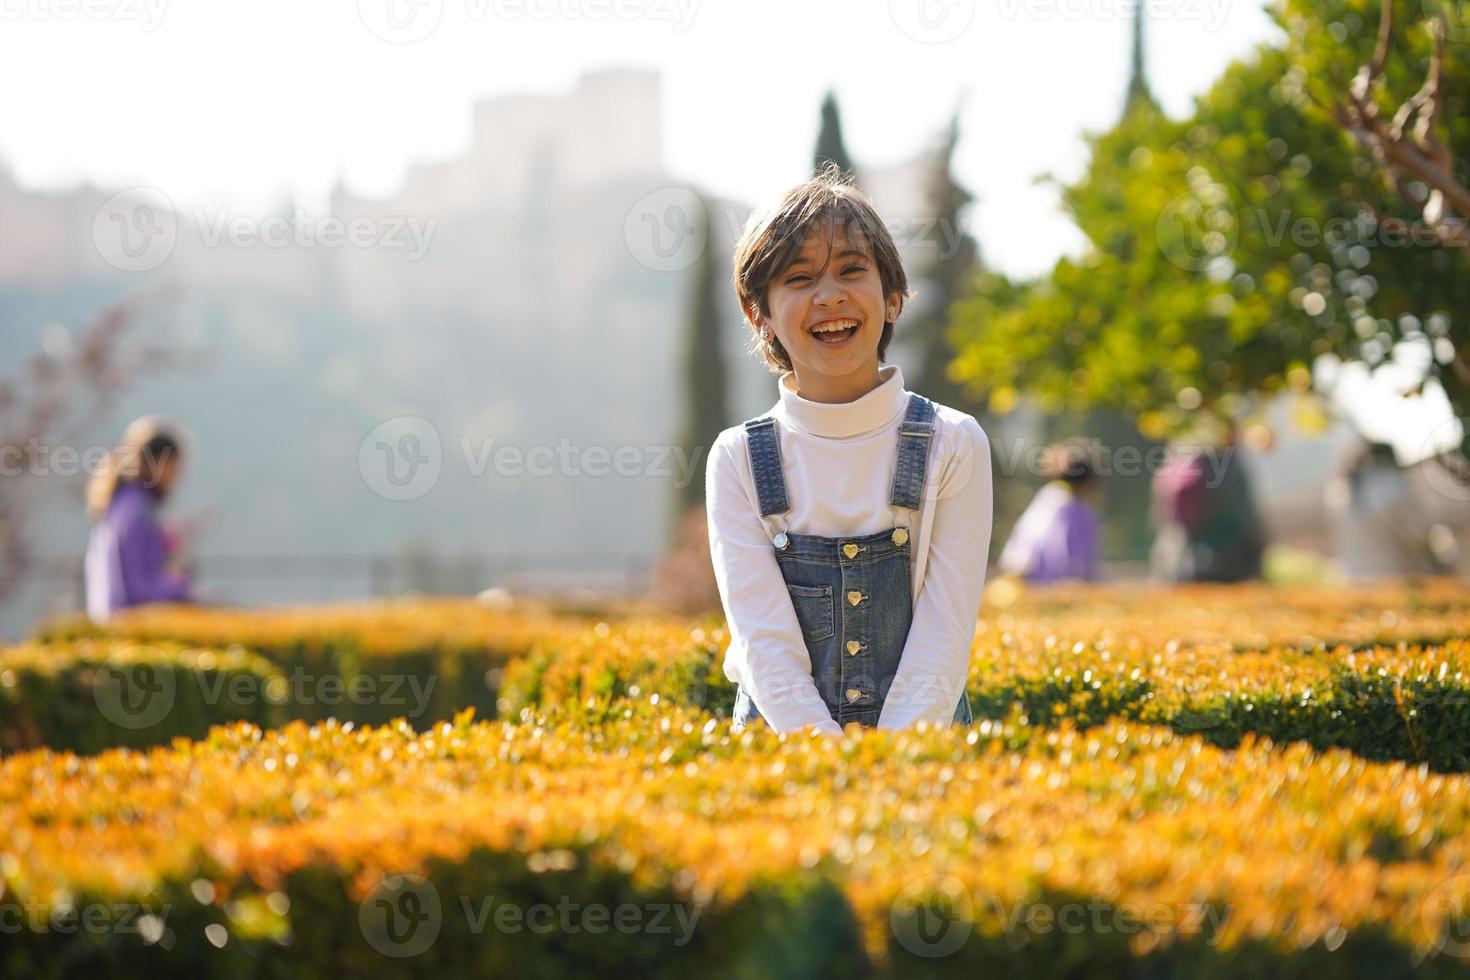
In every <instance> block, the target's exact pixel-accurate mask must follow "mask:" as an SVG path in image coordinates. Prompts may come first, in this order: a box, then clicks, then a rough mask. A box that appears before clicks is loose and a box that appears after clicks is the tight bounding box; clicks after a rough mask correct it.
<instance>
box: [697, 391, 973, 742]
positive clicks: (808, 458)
mask: <svg viewBox="0 0 1470 980" xmlns="http://www.w3.org/2000/svg"><path fill="white" fill-rule="evenodd" d="M879 371H880V377H881V378H882V381H881V383H880V384H879V385H878V387H876V388H874V389H873V390H872V391H870V392H868V393H867V394H866V395H863V396H862V397H861V398H858V399H856V400H855V401H851V402H843V403H838V404H829V403H823V402H814V401H810V400H808V399H805V398H802V397H801V396H800V395H798V394H797V393H796V392H795V390H794V385H795V376H794V375H793V374H791V373H789V372H788V373H787V374H785V375H783V376H782V377H781V379H780V382H779V383H778V386H777V387H778V389H779V391H780V400H779V401H778V402H777V403H776V405H775V407H774V408H773V409H772V411H771V414H772V415H774V416H775V417H776V423H777V424H776V431H777V432H778V433H779V437H780V450H781V462H782V475H783V476H784V477H785V479H786V488H787V495H788V499H789V501H790V504H791V509H790V510H789V511H788V512H787V513H786V514H784V515H780V514H778V515H773V516H772V517H769V518H762V517H761V516H760V506H759V504H758V503H757V500H756V493H755V484H754V481H753V479H752V477H751V472H750V457H749V455H748V454H747V451H746V434H745V429H744V427H743V426H738V425H737V426H732V427H730V428H728V429H726V430H724V431H723V432H721V433H720V435H719V437H718V438H717V439H716V440H715V443H714V445H713V446H712V447H711V448H710V454H709V459H708V461H707V464H706V467H705V491H706V508H707V513H708V519H709V538H710V552H711V556H712V558H713V561H714V567H715V580H716V582H717V583H718V585H719V589H720V600H721V602H722V603H723V605H724V607H725V617H726V620H727V622H728V624H729V630H730V647H729V650H728V651H727V652H726V654H725V665H724V666H725V676H727V677H729V678H730V680H732V681H734V682H735V683H737V684H739V685H741V686H742V687H743V688H745V690H746V692H747V693H749V694H750V695H751V696H752V697H753V698H754V699H755V704H756V707H757V708H758V709H759V710H760V713H761V715H762V717H764V718H765V719H766V722H767V723H768V724H769V725H770V726H771V727H772V728H774V729H775V730H776V731H778V732H790V731H798V730H801V729H804V728H806V727H807V726H809V725H814V726H816V727H817V728H818V729H819V730H820V731H822V732H824V733H829V734H838V735H840V734H841V728H840V727H839V726H838V725H837V723H836V722H835V721H833V720H832V716H831V715H830V714H829V713H828V711H827V708H826V706H825V705H824V704H823V703H822V699H821V697H820V695H818V693H817V687H816V682H815V681H814V680H813V679H812V667H811V657H810V655H809V654H808V653H807V649H806V644H805V643H804V641H803V640H802V636H801V627H800V626H799V625H798V623H797V620H796V610H795V609H794V608H793V607H792V604H791V595H790V593H789V592H787V590H786V583H785V580H784V579H783V578H782V577H781V569H780V567H779V566H778V565H777V563H776V554H775V549H774V546H773V545H772V543H771V542H772V538H773V536H774V535H775V532H777V531H779V530H783V529H784V530H787V531H791V532H795V533H799V534H816V535H821V536H823V537H855V536H858V535H862V534H871V533H875V532H878V531H884V530H887V529H889V528H891V527H893V526H894V523H895V520H896V518H897V517H898V516H899V515H898V512H897V511H895V510H894V508H893V507H891V506H890V505H889V503H888V498H889V494H890V492H891V490H892V485H893V470H894V465H895V463H896V462H897V459H898V426H899V423H900V422H901V421H902V420H903V416H904V413H905V411H906V410H907V408H908V395H909V393H908V391H907V390H905V388H904V385H903V372H902V371H901V370H900V369H899V367H898V365H896V364H885V365H883V366H882V367H881V368H880V369H879ZM935 408H936V418H935V420H934V423H935V436H934V438H933V439H931V440H930V447H929V460H928V467H927V470H926V472H925V479H924V503H923V505H922V506H921V508H920V509H919V511H918V512H917V513H916V514H914V515H912V522H911V525H910V532H911V534H912V540H913V542H914V547H913V549H912V550H913V562H914V567H913V583H914V595H913V603H914V606H913V610H914V612H913V622H912V625H911V626H910V628H909V634H908V640H907V641H906V643H905V644H904V648H903V654H902V658H901V660H900V662H899V666H898V673H897V675H896V676H895V677H894V681H893V684H892V686H891V687H890V689H889V691H888V694H887V696H886V697H885V699H884V704H883V710H882V712H881V713H880V715H879V718H878V727H880V728H904V727H907V726H909V725H912V724H913V723H915V722H917V721H920V720H928V721H930V722H934V723H936V724H939V723H948V722H950V721H951V720H952V719H953V717H954V709H955V704H956V702H957V701H958V700H959V695H960V692H961V691H962V690H963V689H964V682H965V676H966V674H967V673H968V670H969V663H970V646H971V643H972V641H973V639H974V634H975V623H976V620H977V619H978V617H979V613H980V594H981V591H982V590H983V588H984V584H985V566H986V553H987V552H988V551H989V549H990V531H991V517H992V487H991V466H990V440H989V439H988V438H987V436H986V435H985V431H984V430H983V429H982V428H981V427H980V423H978V422H977V421H975V419H974V417H973V416H970V415H966V414H964V413H963V412H959V411H956V410H955V409H952V408H949V407H947V406H944V405H939V404H937V403H936V405H935Z"/></svg>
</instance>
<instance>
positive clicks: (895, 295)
mask: <svg viewBox="0 0 1470 980" xmlns="http://www.w3.org/2000/svg"><path fill="white" fill-rule="evenodd" d="M889 310H892V311H893V316H890V317H887V319H888V322H889V323H892V322H893V321H894V320H897V319H898V314H899V313H901V312H902V311H903V295H902V294H901V293H900V292H899V291H898V290H896V289H895V290H894V291H893V292H891V293H889V294H888V305H887V306H885V307H884V308H883V312H884V314H885V315H886V314H887V313H888V311H889Z"/></svg>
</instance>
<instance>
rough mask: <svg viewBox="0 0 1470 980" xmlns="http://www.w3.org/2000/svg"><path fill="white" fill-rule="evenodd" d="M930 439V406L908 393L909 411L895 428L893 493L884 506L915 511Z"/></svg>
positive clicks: (931, 415)
mask: <svg viewBox="0 0 1470 980" xmlns="http://www.w3.org/2000/svg"><path fill="white" fill-rule="evenodd" d="M933 437H934V403H933V402H931V401H930V400H929V399H927V398H925V397H924V396H923V395H918V394H915V393H914V392H909V407H908V411H907V412H906V413H905V414H904V417H903V422H902V423H901V424H900V425H899V427H898V465H897V466H895V467H894V469H893V492H892V493H891V494H890V495H889V498H888V502H889V503H890V504H891V505H893V506H894V507H898V508H901V509H903V510H918V509H919V504H920V503H922V502H923V499H924V469H925V467H926V466H927V465H928V462H929V443H930V442H932V441H933Z"/></svg>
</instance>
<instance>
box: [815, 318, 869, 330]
mask: <svg viewBox="0 0 1470 980" xmlns="http://www.w3.org/2000/svg"><path fill="white" fill-rule="evenodd" d="M857 325H858V322H857V321H856V320H829V321H828V322H826V323H819V324H817V325H816V326H815V327H812V333H830V332H831V331H834V330H846V329H847V328H848V327H855V326H857Z"/></svg>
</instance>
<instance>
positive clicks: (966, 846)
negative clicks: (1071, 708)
mask: <svg viewBox="0 0 1470 980" xmlns="http://www.w3.org/2000/svg"><path fill="white" fill-rule="evenodd" d="M645 704H646V702H645ZM624 715H625V716H620V717H610V718H608V719H606V720H604V721H602V722H601V723H599V724H596V725H589V724H586V723H584V722H582V721H580V720H577V719H569V718H566V717H563V716H562V714H561V713H560V712H552V713H548V714H543V715H536V714H531V713H528V717H527V719H526V720H525V721H524V722H523V723H519V724H509V723H503V722H501V723H483V722H482V723H472V722H471V719H470V716H469V713H468V712H466V713H465V714H464V715H461V716H459V717H458V718H456V719H455V721H454V722H453V723H443V724H441V725H438V726H435V727H434V728H433V729H432V730H430V731H428V732H422V733H419V732H415V731H414V730H413V729H412V727H411V726H409V725H408V724H406V723H399V724H394V725H389V726H384V727H380V728H372V729H361V728H356V727H354V726H352V725H350V724H338V723H336V722H328V723H325V724H318V725H307V724H305V723H301V722H293V723H290V724H288V725H287V726H286V727H284V728H283V729H280V730H278V731H275V732H262V731H261V730H260V729H259V728H257V727H255V726H253V725H250V724H236V725H232V726H229V727H221V728H216V729H214V730H213V731H212V732H211V733H210V734H209V736H208V737H207V738H206V739H205V740H203V741H200V742H193V743H191V742H184V741H179V742H176V743H175V744H174V746H173V747H171V748H167V749H155V750H152V751H150V752H148V753H140V752H130V751H109V752H104V753H102V754H100V755H98V756H95V757H90V758H79V757H77V756H75V755H71V754H67V753H54V752H49V751H37V752H31V753H26V754H25V755H21V756H15V757H11V758H8V759H5V760H0V824H3V825H4V826H5V827H6V828H7V838H6V840H5V843H4V844H3V845H0V914H10V913H12V912H13V913H14V914H10V920H11V921H14V920H15V919H16V918H17V917H20V918H22V919H23V920H24V921H25V927H24V928H22V929H20V930H19V931H16V930H7V932H6V934H5V935H3V936H0V972H3V974H4V975H5V976H6V977H8V978H16V980H21V978H29V977H41V976H57V975H63V974H67V975H72V974H75V975H91V974H93V973H97V972H103V973H105V974H106V975H109V976H119V977H127V976H139V977H148V978H150V980H154V978H157V977H160V976H282V977H284V976H295V977H312V976H323V977H325V976H340V975H350V976H405V975H407V974H408V973H409V972H413V973H416V974H422V973H424V972H425V971H436V970H438V971H446V972H449V971H452V973H453V974H454V975H478V976H531V975H534V976H575V975H586V974H587V973H589V972H593V971H597V970H607V971H609V972H617V973H619V974H623V973H628V972H632V973H636V974H637V975H640V976H649V977H663V976H687V975H689V974H690V971H699V973H700V974H701V975H708V976H712V977H715V976H719V977H726V976H729V977H771V976H775V977H781V976H792V977H797V976H802V977H805V976H855V977H865V976H894V977H909V976H930V977H950V976H954V977H967V978H968V977H973V976H977V975H986V976H1006V977H1054V976H1058V975H1068V976H1074V975H1077V976H1080V975H1088V976H1133V977H1181V978H1183V977H1190V978H1194V977H1217V978H1227V977H1242V978H1250V980H1256V978H1258V977H1262V976H1278V977H1286V976H1298V977H1304V976H1314V977H1318V976H1320V977H1334V978H1339V977H1341V978H1345V977H1365V978H1368V977H1371V978H1373V980H1384V978H1400V977H1401V978H1409V977H1416V978H1417V977H1426V978H1434V977H1450V976H1460V975H1462V974H1463V972H1464V963H1463V961H1462V959H1460V958H1459V956H1460V954H1461V953H1462V943H1463V936H1462V934H1461V933H1460V932H1458V931H1457V929H1458V912H1459V909H1460V905H1459V903H1460V902H1462V901H1463V900H1464V899H1465V898H1466V897H1467V895H1470V886H1467V885H1466V882H1467V880H1470V876H1467V868H1470V777H1465V776H1443V775H1439V774H1434V773H1430V772H1428V771H1427V770H1426V769H1425V768H1422V767H1420V768H1414V767H1409V766H1405V765H1402V764H1398V763H1391V764H1378V763H1371V762H1366V761H1364V760H1362V759H1360V758H1357V757H1355V756H1353V755H1351V754H1348V753H1345V752H1340V751H1330V752H1327V753H1323V754H1318V753H1316V752H1314V751H1312V750H1311V749H1310V748H1308V747H1307V746H1305V745H1300V744H1297V745H1290V746H1277V745H1274V744H1272V743H1270V742H1269V741H1265V740H1260V739H1257V738H1255V737H1254V736H1251V735H1247V736H1246V737H1244V738H1243V739H1242V741H1241V744H1240V746H1239V747H1238V748H1236V749H1235V750H1230V751H1227V750H1222V749H1219V748H1217V747H1214V746H1211V745H1209V744H1207V743H1204V742H1202V741H1201V740H1199V739H1197V738H1192V737H1185V736H1181V735H1179V734H1177V733H1174V732H1172V731H1170V730H1168V729H1163V728H1149V727H1143V726H1137V725H1128V724H1123V723H1118V722H1110V723H1108V724H1106V725H1102V726H1099V727H1096V728H1093V729H1091V730H1088V731H1078V730H1075V729H1073V728H1071V727H1070V726H1065V725H1064V726H1063V727H1061V728H1037V727H1034V726H1017V725H1002V724H996V723H992V722H986V723H983V724H981V725H978V726H976V727H974V728H971V729H969V730H968V731H966V730H958V729H954V728H952V727H950V726H945V727H944V728H942V729H932V730H925V731H911V732H903V733H884V732H868V733H863V734H861V735H859V734H858V733H857V732H856V731H849V733H848V734H847V735H845V736H844V737H842V738H826V737H820V736H810V737H808V736H801V737H786V736H776V735H773V734H772V733H770V732H768V731H762V730H760V729H758V728H751V729H748V730H747V731H745V732H743V733H741V734H739V735H732V734H731V733H730V731H729V726H728V723H726V722H723V721H718V720H715V719H712V718H709V717H708V716H706V715H704V714H702V713H700V712H694V711H689V710H681V709H671V708H668V707H667V706H664V707H662V708H659V709H648V708H646V707H643V708H640V707H635V706H634V705H632V704H631V703H630V704H629V705H628V706H627V707H626V708H625V709H624ZM400 876H407V877H400ZM487 903H489V905H487ZM493 905H499V906H500V907H502V908H503V907H510V908H511V909H513V910H518V914H520V915H523V916H524V918H523V919H519V920H515V919H513V917H512V918H511V919H499V918H496V917H495V914H494V913H495V910H494V908H492V907H490V906H493ZM562 905H566V906H575V907H576V908H577V909H581V910H584V912H583V913H581V915H582V917H581V918H577V919H565V918H561V916H560V915H559V914H558V913H555V912H554V910H555V909H557V908H559V907H560V906H562ZM593 906H601V907H603V908H606V909H609V910H615V909H617V908H619V907H627V908H630V909H633V910H635V913H636V914H637V915H638V916H639V918H638V919H637V923H636V925H637V928H635V929H632V930H627V931H619V930H615V929H603V930H602V931H601V932H594V931H592V930H590V929H588V928H583V926H585V925H587V924H588V922H589V920H588V919H587V918H586V917H585V910H587V909H590V908H592V907H593ZM658 908H663V909H671V910H672V911H669V912H667V913H666V914H665V915H664V917H663V919H662V920H661V921H663V922H664V923H666V924H667V925H668V928H667V929H666V930H665V931H656V930H655V929H654V928H653V918H652V911H651V910H654V909H658ZM537 909H543V910H548V911H547V913H546V915H543V916H539V917H538V915H537V913H536V911H535V910H537ZM487 910H488V911H487ZM680 910H682V911H680ZM94 912H97V913H98V918H97V923H98V928H95V929H92V930H77V931H67V930H66V929H65V927H66V925H67V923H69V922H72V921H76V919H78V918H85V917H86V916H89V915H92V914H94ZM482 913H487V914H482ZM696 913H697V914H696ZM53 914H55V915H57V916H58V918H57V919H55V920H53V919H52V918H51V917H52V915H53ZM680 915H682V916H683V919H682V921H683V922H685V923H686V924H688V925H689V928H688V929H685V930H683V931H679V927H678V926H677V925H676V923H678V922H679V921H681V920H680V918H679V916H680ZM129 916H131V918H130V919H129V926H124V924H123V921H122V920H123V919H124V918H125V917H129ZM538 919H539V921H540V922H542V923H543V924H546V923H548V922H549V923H551V925H550V926H549V927H548V928H547V929H546V930H545V931H544V932H543V931H536V930H534V929H533V928H532V926H531V923H533V922H534V921H538ZM630 921H631V919H630ZM515 922H520V923H521V924H520V925H519V926H516V925H515ZM568 923H571V925H570V926H569V925H568ZM420 930H423V931H420ZM681 937H683V938H684V939H685V940H686V941H684V942H682V943H680V942H676V940H677V939H679V938H681Z"/></svg>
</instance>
